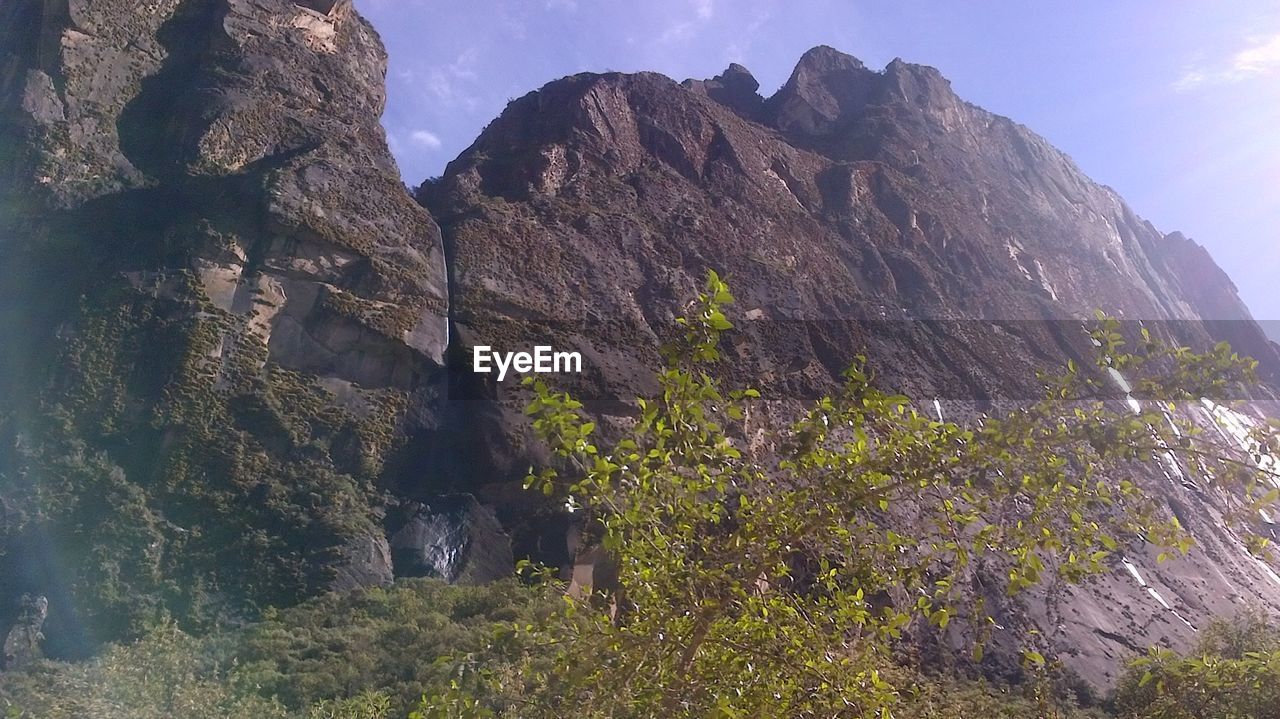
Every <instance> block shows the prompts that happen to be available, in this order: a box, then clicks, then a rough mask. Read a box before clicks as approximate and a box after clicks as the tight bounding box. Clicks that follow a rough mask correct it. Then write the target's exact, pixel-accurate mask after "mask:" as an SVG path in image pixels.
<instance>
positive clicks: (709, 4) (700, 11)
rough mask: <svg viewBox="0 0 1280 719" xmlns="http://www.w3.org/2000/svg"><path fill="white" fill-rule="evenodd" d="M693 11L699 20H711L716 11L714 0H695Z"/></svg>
mask: <svg viewBox="0 0 1280 719" xmlns="http://www.w3.org/2000/svg"><path fill="white" fill-rule="evenodd" d="M693 11H694V12H695V13H697V15H698V19H699V20H710V19H711V16H712V15H714V14H715V12H716V8H715V5H714V0H693Z"/></svg>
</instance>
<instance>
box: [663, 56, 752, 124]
mask: <svg viewBox="0 0 1280 719" xmlns="http://www.w3.org/2000/svg"><path fill="white" fill-rule="evenodd" d="M681 84H682V85H684V87H686V88H688V89H690V90H693V91H695V92H700V93H702V94H704V95H706V96H707V97H710V98H711V99H712V100H715V101H716V102H718V103H720V104H721V105H724V106H725V107H727V108H729V109H730V110H733V111H734V112H735V113H737V114H738V115H740V116H742V117H745V118H747V119H750V120H757V119H759V118H760V116H761V114H762V111H763V110H764V98H763V97H761V96H760V93H759V90H760V81H759V80H757V79H756V78H755V76H754V75H752V74H751V71H750V70H748V69H747V68H745V67H743V66H742V65H739V64H738V63H736V62H731V63H729V67H727V68H725V70H724V72H722V73H720V74H719V75H716V76H715V77H713V78H711V79H710V80H685V81H684V82H683V83H681Z"/></svg>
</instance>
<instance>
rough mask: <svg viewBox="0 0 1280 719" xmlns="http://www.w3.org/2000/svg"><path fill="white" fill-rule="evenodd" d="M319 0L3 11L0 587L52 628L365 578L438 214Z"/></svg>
mask: <svg viewBox="0 0 1280 719" xmlns="http://www.w3.org/2000/svg"><path fill="white" fill-rule="evenodd" d="M385 70H386V58H385V54H384V51H383V48H382V45H381V43H380V41H379V39H378V37H377V35H376V34H375V33H374V31H373V30H372V28H371V27H370V26H369V25H368V24H367V23H366V22H365V21H364V20H363V19H362V18H360V17H359V16H357V15H356V14H355V12H354V10H353V9H352V8H351V5H350V2H349V0H339V1H337V2H318V1H316V0H311V1H310V2H287V1H286V0H162V1H161V2H141V1H127V0H121V1H119V2H98V1H97V0H93V1H92V2H91V1H89V0H47V1H42V0H14V1H13V2H6V3H5V4H4V5H3V7H2V8H0V175H3V177H4V178H5V179H4V182H3V184H2V185H0V203H3V204H2V205H0V210H2V211H0V302H2V303H3V307H4V308H5V312H4V313H3V318H2V321H3V322H4V326H3V328H0V329H2V330H3V336H4V337H5V338H6V342H5V351H4V353H3V357H2V358H0V361H2V362H3V365H0V378H3V379H0V382H3V385H0V391H2V392H3V395H4V397H5V398H6V402H5V405H4V410H3V418H2V419H0V423H2V424H0V429H2V430H3V440H4V443H3V448H2V449H0V453H2V454H0V460H3V464H0V474H2V475H3V482H2V483H0V501H3V506H4V513H3V515H4V516H3V520H4V526H3V527H0V529H3V531H4V537H3V539H4V542H3V545H4V550H5V551H4V552H3V554H2V555H0V559H2V560H3V562H4V566H3V567H0V571H3V573H4V578H5V580H4V581H3V582H0V595H2V596H0V606H3V607H4V608H5V610H7V609H8V608H9V607H11V606H16V605H17V596H18V595H19V594H21V593H23V592H30V593H33V594H44V595H49V598H50V600H51V608H50V612H49V621H48V623H47V624H46V627H45V633H46V634H47V635H49V636H50V639H51V642H53V644H54V645H57V646H54V647H53V649H54V651H64V652H74V651H76V650H78V649H82V648H83V647H84V646H85V645H86V643H88V642H91V641H92V640H93V639H94V638H97V637H114V636H120V635H121V634H127V633H129V632H131V631H134V630H136V629H137V627H139V626H141V623H143V622H146V621H149V620H153V619H155V618H156V617H158V616H160V615H162V614H163V613H166V612H167V613H172V614H176V615H178V616H181V617H186V618H190V619H191V620H192V621H201V620H211V619H214V618H217V617H219V616H224V615H227V614H231V615H235V614H238V613H240V612H242V611H244V610H246V609H252V608H253V607H256V606H261V605H263V604H265V603H268V602H270V603H275V604H279V603H285V602H289V601H293V600H295V599H296V598H298V597H300V596H304V595H306V594H308V593H312V592H314V591H317V590H319V589H323V588H325V587H328V586H335V585H336V586H351V585H358V584H369V583H382V582H386V581H388V580H389V579H390V576H391V566H390V550H389V548H388V546H387V544H386V540H385V538H384V536H383V534H384V533H383V530H382V527H381V526H380V513H381V506H382V504H383V502H384V500H383V499H382V496H381V494H380V492H381V488H380V485H379V482H380V478H382V477H384V475H385V473H386V471H387V470H386V467H387V466H388V461H389V460H391V459H392V458H393V455H394V453H395V451H396V449H397V446H398V441H399V440H398V438H400V437H402V436H403V435H404V433H405V431H406V430H405V427H407V426H413V425H415V424H419V423H421V422H423V421H425V419H424V417H426V416H428V415H429V413H427V412H423V411H421V410H420V409H417V408H420V406H423V405H428V404H430V399H429V397H428V396H427V395H429V394H430V392H429V391H428V390H425V389H423V388H425V387H427V386H428V385H429V378H430V377H431V376H432V374H433V373H435V372H436V371H437V369H438V368H439V366H440V364H441V362H442V358H443V354H444V349H445V345H446V342H447V326H446V321H445V316H446V313H447V306H446V305H447V297H446V294H447V293H446V289H445V273H444V264H443V252H442V247H441V244H440V236H439V231H438V229H437V227H436V225H435V224H434V222H433V221H432V220H431V218H430V216H429V215H428V214H427V212H426V211H424V210H423V209H422V208H421V207H420V206H419V205H418V204H417V203H415V202H414V201H413V199H412V197H411V196H410V195H409V193H408V192H407V191H406V189H405V188H404V186H403V185H402V184H401V182H400V179H399V175H398V171H397V169H396V167H395V164H394V161H393V160H392V158H391V156H390V153H389V152H388V150H387V144H386V140H385V137H384V133H383V130H382V129H381V127H380V126H379V124H378V120H379V116H380V114H381V111H382V107H383V101H384V89H383V79H384V74H385Z"/></svg>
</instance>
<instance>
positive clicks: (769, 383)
mask: <svg viewBox="0 0 1280 719" xmlns="http://www.w3.org/2000/svg"><path fill="white" fill-rule="evenodd" d="M757 88H758V83H756V82H755V80H754V79H752V78H751V76H750V74H749V73H748V72H747V71H746V70H745V69H744V68H742V67H740V66H732V67H730V68H729V69H728V70H726V71H725V73H723V74H722V75H720V76H717V77H716V78H713V79H712V80H706V81H697V80H689V81H686V82H685V83H683V85H680V84H677V83H675V82H673V81H671V80H669V79H668V78H665V77H662V76H660V75H655V74H651V73H640V74H636V75H623V74H605V75H592V74H584V75H577V76H573V77H569V78H565V79H563V80H559V81H556V82H553V83H551V84H549V85H547V86H545V87H543V88H542V89H541V90H539V91H537V92H534V93H531V94H529V95H527V96H525V97H522V98H520V99H518V100H516V101H514V102H513V103H511V104H510V105H509V106H508V108H507V109H506V111H505V112H504V113H503V114H502V116H501V117H499V118H498V119H497V120H496V121H494V122H493V123H492V124H491V125H490V126H489V127H488V128H487V129H486V131H485V132H484V133H483V134H482V135H481V137H480V138H479V139H478V140H477V141H476V143H475V144H474V145H473V146H472V147H471V148H470V149H469V150H467V151H466V152H465V153H464V154H463V155H462V156H461V157H459V158H458V159H457V160H455V161H454V162H453V163H451V164H450V165H449V168H448V170H447V172H446V174H445V176H444V177H443V179H442V180H440V181H439V182H434V183H431V184H429V185H426V186H424V187H423V188H421V190H420V191H419V196H420V197H421V199H422V200H423V201H424V203H425V204H427V206H428V207H430V208H431V209H432V211H433V214H434V215H435V216H436V218H437V220H438V221H439V222H440V223H441V225H442V228H443V230H444V235H445V244H446V251H447V254H448V256H449V273H450V277H451V297H452V313H453V317H454V320H455V323H456V325H457V337H458V338H460V340H461V341H462V342H464V343H465V342H474V343H478V344H492V345H497V346H503V347H520V346H526V345H531V344H533V343H534V342H535V341H538V342H544V343H545V342H547V341H548V340H550V341H551V343H552V344H554V345H556V346H557V347H558V348H566V349H574V350H578V351H581V352H582V353H583V355H584V357H586V358H587V362H586V364H587V365H588V371H587V372H586V374H584V376H582V377H580V378H566V379H565V380H564V382H565V384H567V385H570V386H574V387H575V388H576V389H577V390H578V391H579V393H580V394H585V395H586V396H588V397H593V398H597V399H599V400H601V401H600V402H598V403H597V405H596V409H597V411H598V412H599V413H600V414H601V415H602V420H601V421H602V426H604V427H606V428H607V427H608V426H609V425H610V424H611V423H612V422H614V421H625V420H624V419H622V416H624V415H625V414H626V409H625V407H623V406H620V405H617V404H613V403H612V401H613V400H615V399H626V398H627V397H629V396H632V395H633V394H634V393H636V392H644V391H645V390H646V389H647V388H648V387H649V386H648V383H649V382H650V381H651V380H650V379H649V378H650V377H651V373H650V370H651V368H652V367H653V366H654V365H655V364H656V361H657V352H656V348H657V346H658V344H659V342H660V341H661V339H662V338H663V337H665V336H668V333H669V331H670V327H671V320H672V319H673V318H674V317H675V316H677V315H678V314H679V313H680V311H681V309H682V306H683V303H685V302H686V301H687V300H688V298H690V297H692V296H693V295H694V293H695V292H696V289H697V287H698V286H699V284H700V282H701V279H702V277H703V275H704V273H705V270H706V269H708V268H714V269H716V270H717V271H719V272H720V273H721V274H722V275H725V276H727V277H728V278H729V279H730V280H731V282H732V284H733V287H734V290H735V294H737V295H738V298H739V303H738V315H737V317H736V321H737V322H738V324H739V327H740V330H741V331H740V332H738V333H736V334H735V335H734V337H733V338H732V340H731V344H732V347H730V348H728V350H727V351H728V362H727V363H726V366H725V367H723V368H722V370H721V371H724V372H725V373H726V374H728V375H729V376H730V377H731V378H732V379H735V380H737V381H740V382H749V383H752V384H754V385H756V386H759V387H761V388H762V389H763V390H764V392H765V395H766V397H771V398H773V399H776V400H781V401H782V403H783V404H785V403H786V402H787V401H788V400H792V399H795V398H800V397H806V396H813V395H815V394H816V393H818V392H821V391H824V390H826V389H829V388H831V387H832V386H833V384H834V381H835V378H836V377H838V373H839V371H840V370H842V369H843V368H844V367H845V366H846V364H847V362H848V361H849V360H850V358H851V357H853V356H854V355H855V354H858V353H860V352H863V351H865V352H866V353H867V354H868V355H869V357H870V359H871V362H872V365H873V366H874V367H875V368H876V369H877V371H878V372H879V375H880V377H881V379H882V381H883V382H884V383H885V384H886V385H887V386H890V387H894V388H895V389H901V390H903V391H905V392H906V393H908V394H910V395H912V396H914V397H917V398H920V399H921V400H922V404H923V405H924V408H926V409H927V410H928V411H930V412H932V411H937V412H939V413H940V414H941V413H943V412H945V413H946V414H947V415H948V417H947V418H948V419H952V418H956V417H963V416H966V415H968V416H972V413H974V412H976V411H979V410H982V409H985V408H988V407H990V406H992V405H1000V404H1008V403H1016V402H1017V401H1019V400H1025V399H1029V398H1033V397H1035V396H1036V395H1037V394H1038V387H1037V386H1036V382H1035V370H1037V369H1047V368H1052V367H1056V366H1061V365H1062V364H1063V363H1065V361H1066V360H1067V359H1068V358H1075V359H1077V360H1079V359H1080V358H1082V357H1087V356H1089V354H1090V348H1089V346H1088V341H1087V338H1086V336H1085V333H1084V331H1083V325H1082V319H1085V318H1089V317H1091V316H1092V314H1093V312H1094V311H1095V310H1096V309H1103V310H1105V311H1107V312H1109V313H1112V314H1115V315H1118V316H1119V317H1121V318H1123V319H1127V320H1136V321H1143V322H1144V323H1146V324H1147V325H1148V326H1149V327H1151V328H1152V330H1153V331H1155V332H1157V333H1159V334H1162V335H1163V336H1166V337H1172V338H1175V339H1178V340H1179V341H1182V342H1186V343H1190V344H1193V345H1198V346H1204V345H1206V344H1209V343H1211V342H1213V341H1216V340H1220V339H1228V340H1230V341H1231V342H1233V344H1235V345H1236V346H1237V347H1238V348H1240V349H1241V350H1242V351H1245V352H1248V353H1251V354H1253V355H1255V356H1256V357H1258V358H1259V359H1260V360H1261V361H1262V363H1263V371H1264V373H1265V374H1266V375H1267V376H1269V377H1271V378H1274V377H1276V376H1277V375H1276V372H1277V370H1278V369H1280V356H1278V355H1277V353H1276V352H1275V350H1274V348H1273V346H1272V345H1270V344H1269V343H1268V342H1267V341H1266V339H1265V338H1264V336H1263V335H1262V333H1261V332H1260V330H1259V329H1258V327H1257V325H1256V324H1255V323H1253V322H1252V320H1250V319H1249V315H1248V312H1247V311H1246V310H1245V308H1244V306H1243V304H1242V303H1241V302H1240V300H1239V299H1238V298H1237V296H1236V293H1235V288H1234V287H1233V286H1232V285H1231V284H1230V282H1229V281H1228V280H1227V278H1226V277H1225V275H1223V274H1222V273H1221V271H1220V270H1217V269H1216V266H1214V265H1213V264H1212V261H1211V260H1209V259H1208V257H1207V254H1206V253H1205V252H1204V250H1203V248H1200V247H1199V246H1198V245H1196V244H1195V243H1193V242H1191V241H1190V240H1187V239H1186V238H1184V237H1182V236H1181V235H1179V234H1176V233H1175V234H1172V235H1165V234H1163V233H1161V232H1159V231H1158V230H1156V229H1155V228H1154V227H1153V226H1152V225H1151V224H1150V223H1148V222H1145V221H1143V220H1141V219H1140V218H1138V217H1137V215H1135V214H1134V213H1133V212H1132V211H1131V210H1130V209H1129V208H1128V206H1126V205H1125V204H1124V202H1123V201H1122V200H1121V199H1120V198H1119V197H1118V196H1117V195H1116V194H1115V193H1114V192H1112V191H1111V190H1109V189H1107V188H1105V187H1102V186H1100V185H1097V184H1096V183H1094V182H1092V181H1090V180H1089V179H1088V178H1087V177H1085V176H1084V175H1083V174H1082V173H1081V172H1080V171H1079V169H1078V168H1076V166H1075V165H1074V164H1073V163H1072V162H1071V160H1070V159H1068V158H1067V157H1066V156H1065V155H1063V154H1062V153H1061V152H1059V151H1057V150H1056V149H1054V148H1053V147H1051V146H1050V145H1049V144H1048V143H1047V142H1046V141H1045V140H1043V139H1042V138H1040V137H1038V136H1036V135H1035V134H1033V133H1032V132H1030V131H1028V130H1027V129H1026V128H1023V127H1021V126H1019V125H1017V124H1015V123H1014V122H1012V121H1010V120H1008V119H1006V118H1003V117H999V116H996V115H993V114H991V113H989V112H986V111H985V110H982V109H981V108H978V107H975V106H973V105H970V104H968V103H966V102H964V101H963V100H961V99H959V98H958V97H957V96H956V95H955V94H954V93H953V92H952V91H951V88H950V85H949V83H948V82H947V81H946V80H945V79H944V78H943V77H942V76H941V75H940V74H939V73H938V72H937V71H936V70H934V69H932V68H928V67H922V66H918V65H911V64H908V63H904V62H901V61H895V62H893V63H891V64H890V65H889V66H888V67H887V68H885V69H884V71H882V72H875V71H872V70H870V69H868V68H866V67H865V66H863V64H862V63H861V62H859V61H858V60H856V59H854V58H852V57H850V56H848V55H844V54H842V53H839V52H837V51H835V50H832V49H831V48H825V47H820V48H815V49H814V50H812V51H810V52H808V53H806V54H805V56H804V57H803V58H801V60H800V62H799V64H798V65H797V67H796V69H795V72H794V73H793V74H792V76H791V78H790V80H789V81H788V82H787V83H786V85H785V86H784V87H783V88H782V89H781V90H779V91H778V92H777V93H776V94H775V95H773V96H772V97H769V98H763V97H760V96H759V95H758V94H757V92H756V91H757ZM529 268H538V271H536V272H530V271H529ZM1203 320H1211V321H1209V322H1205V321H1203ZM491 384H492V383H491ZM511 394H512V393H511V392H509V391H504V390H503V388H501V387H498V386H496V385H493V386H490V387H489V388H488V389H487V392H486V391H480V390H477V396H487V397H490V398H492V399H493V400H494V401H492V402H491V403H490V404H489V405H487V406H486V407H487V409H486V410H485V412H487V414H485V416H483V417H481V416H480V414H481V413H480V411H479V410H473V413H472V414H473V421H474V422H476V423H477V424H479V425H482V426H484V425H486V424H487V425H489V426H490V429H489V431H488V432H487V433H486V434H487V435H488V436H492V437H498V438H502V439H501V440H500V441H501V442H505V443H506V444H508V445H509V444H510V442H511V441H512V440H511V438H512V437H519V436H520V432H521V429H520V424H519V422H518V421H513V419H512V418H513V417H514V415H515V413H514V411H513V410H514V409H515V408H516V407H517V406H518V404H519V400H518V399H513V398H512V397H511ZM932 398H939V399H940V401H939V403H938V405H937V407H936V409H935V407H934V406H933V403H932V402H931V401H930V400H931V399H932ZM614 415H618V417H615V416H614ZM475 446H476V452H477V460H476V462H477V466H483V468H484V469H483V472H481V473H478V474H476V475H474V479H473V480H472V486H473V487H474V488H475V491H479V492H481V494H482V496H484V497H485V498H486V499H488V500H489V501H494V502H498V503H500V504H501V503H502V502H503V500H504V496H505V495H506V489H505V488H506V487H507V486H509V484H507V483H506V482H509V481H510V480H511V479H514V478H515V477H516V476H518V475H519V474H520V473H521V472H523V470H524V467H526V466H527V464H528V461H527V459H525V458H522V457H520V456H518V455H514V456H513V454H512V453H511V452H510V450H509V449H501V448H500V449H496V450H495V449H494V448H493V447H491V446H489V445H486V444H484V443H477V444H476V445H475ZM1153 489H1158V491H1160V492H1161V493H1162V494H1166V495H1167V496H1168V500H1169V503H1170V506H1171V508H1172V511H1174V512H1176V513H1178V516H1180V517H1182V516H1184V515H1185V517H1186V519H1185V521H1184V524H1186V525H1188V526H1190V527H1192V528H1193V531H1194V532H1196V534H1197V536H1198V538H1199V539H1200V542H1201V548H1202V549H1201V551H1200V552H1198V553H1197V554H1196V555H1193V557H1192V558H1190V559H1188V560H1183V561H1180V562H1178V563H1175V564H1171V565H1164V566H1160V567H1157V566H1156V563H1155V562H1154V557H1136V556H1135V557H1132V558H1131V559H1132V561H1133V563H1134V568H1135V572H1136V573H1137V574H1131V573H1130V572H1128V570H1126V569H1124V568H1123V567H1121V566H1120V565H1119V564H1117V567H1116V574H1115V575H1114V576H1112V577H1108V578H1105V579H1103V580H1099V581H1097V582H1094V583H1092V584H1090V585H1089V586H1087V587H1084V588H1081V589H1079V590H1073V591H1072V592H1071V593H1069V594H1068V595H1067V597H1068V598H1067V599H1066V600H1057V599H1054V598H1052V597H1050V596H1048V595H1045V596H1036V597H1033V598H1031V599H1030V600H1029V601H1028V602H1027V603H1026V604H1025V605H1018V606H1009V607H1007V608H1006V609H1005V610H1004V611H1005V615H1004V616H1002V617H1001V624H1002V626H1004V627H1006V628H1007V629H1008V630H1009V633H1008V634H1007V635H1006V637H1005V639H1001V638H997V640H996V645H997V646H999V645H1000V644H1001V643H1002V641H1003V642H1005V646H1004V649H1005V650H1007V651H1008V652H1012V651H1014V650H1016V648H1017V646H1016V645H1017V641H1019V640H1016V639H1013V637H1014V636H1015V635H1016V634H1017V632H1018V630H1027V629H1032V628H1038V629H1040V630H1041V631H1042V632H1043V633H1044V635H1045V636H1046V638H1047V642H1048V648H1049V649H1050V650H1052V651H1053V652H1054V653H1055V654H1056V655H1058V656H1063V657H1066V658H1068V661H1069V662H1070V663H1071V664H1072V665H1073V666H1075V667H1076V668H1077V669H1078V670H1079V671H1081V672H1082V674H1084V676H1085V677H1086V678H1087V679H1089V680H1090V681H1093V682H1096V683H1100V684H1105V683H1107V682H1108V681H1109V680H1110V678H1111V676H1112V672H1114V670H1115V668H1116V666H1117V664H1118V663H1119V662H1120V660H1121V659H1122V658H1123V657H1124V656H1126V655H1127V654H1128V653H1129V652H1130V651H1131V647H1133V646H1146V645H1148V644H1151V643H1166V644H1173V645H1181V644H1184V643H1185V642H1187V641H1188V639H1189V637H1190V636H1191V635H1192V633H1193V629H1192V628H1191V627H1190V626H1188V625H1187V624H1186V623H1185V622H1184V621H1183V620H1184V619H1187V620H1189V621H1190V622H1192V623H1194V622H1199V621H1202V620H1203V618H1205V617H1207V616H1209V615H1210V614H1217V613H1229V611H1230V609H1231V608H1232V607H1239V606H1242V605H1243V604H1245V603H1247V602H1253V601H1259V602H1264V603H1269V604H1271V605H1272V606H1275V607H1277V608H1280V601H1278V598H1280V583H1277V582H1275V581H1274V576H1273V575H1272V574H1271V573H1270V569H1269V568H1266V567H1262V566H1259V565H1258V564H1257V563H1256V562H1255V561H1254V560H1253V559H1252V558H1250V557H1247V556H1245V554H1244V552H1243V551H1242V547H1241V545H1240V542H1239V539H1238V538H1237V537H1235V536H1234V535H1232V534H1230V533H1229V532H1226V531H1224V530H1223V529H1222V522H1221V521H1220V517H1218V516H1217V514H1216V510H1214V508H1213V506H1212V504H1211V503H1208V502H1206V500H1205V498H1204V497H1203V496H1202V495H1200V494H1198V490H1196V489H1195V488H1194V486H1193V485H1192V484H1191V483H1189V482H1182V483H1179V482H1177V481H1176V480H1175V478H1173V477H1170V478H1169V479H1168V480H1165V479H1163V478H1153ZM525 507H526V511H527V507H528V505H527V504H526V505H525ZM1191 508H1195V509H1191ZM511 513H512V512H510V511H508V512H507V514H511ZM517 537H519V532H517ZM1138 575H1140V576H1142V579H1141V581H1140V582H1139V581H1134V579H1133V577H1134V576H1138ZM1153 592H1154V593H1153ZM1157 594H1158V595H1159V598H1158V599H1157V598H1156V595H1157ZM994 599H995V601H993V602H992V606H996V604H998V603H999V602H1000V601H1002V600H1001V599H1000V598H994ZM1064 602H1065V603H1064ZM1165 603H1167V604H1168V605H1169V607H1168V608H1166V607H1165V606H1164V604H1165Z"/></svg>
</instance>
